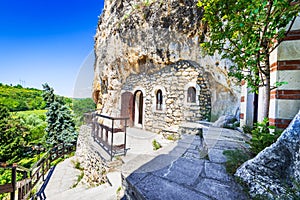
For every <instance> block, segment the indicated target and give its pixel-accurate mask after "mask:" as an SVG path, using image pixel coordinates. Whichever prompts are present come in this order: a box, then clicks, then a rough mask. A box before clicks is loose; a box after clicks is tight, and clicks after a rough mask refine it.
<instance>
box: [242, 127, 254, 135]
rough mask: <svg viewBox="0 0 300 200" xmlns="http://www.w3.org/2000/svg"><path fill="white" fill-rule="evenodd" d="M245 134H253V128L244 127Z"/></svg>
mask: <svg viewBox="0 0 300 200" xmlns="http://www.w3.org/2000/svg"><path fill="white" fill-rule="evenodd" d="M242 128H243V132H244V133H246V134H251V132H252V130H253V128H252V127H251V126H247V125H244V126H243V127H242Z"/></svg>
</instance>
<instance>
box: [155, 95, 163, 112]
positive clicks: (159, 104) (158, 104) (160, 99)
mask: <svg viewBox="0 0 300 200" xmlns="http://www.w3.org/2000/svg"><path fill="white" fill-rule="evenodd" d="M162 104H163V96H162V91H161V90H157V92H156V110H162Z"/></svg>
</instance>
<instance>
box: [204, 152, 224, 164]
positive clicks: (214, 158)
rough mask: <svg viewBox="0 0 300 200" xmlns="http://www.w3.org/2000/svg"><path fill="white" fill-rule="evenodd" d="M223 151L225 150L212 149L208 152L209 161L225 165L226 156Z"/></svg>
mask: <svg viewBox="0 0 300 200" xmlns="http://www.w3.org/2000/svg"><path fill="white" fill-rule="evenodd" d="M223 151H224V150H220V149H210V150H209V151H208V158H209V160H210V161H211V162H214V163H225V162H226V156H225V155H223Z"/></svg>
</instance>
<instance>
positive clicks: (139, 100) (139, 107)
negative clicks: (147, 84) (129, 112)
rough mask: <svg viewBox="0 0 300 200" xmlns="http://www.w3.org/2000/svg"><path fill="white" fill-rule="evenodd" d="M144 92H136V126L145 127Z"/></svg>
mask: <svg viewBox="0 0 300 200" xmlns="http://www.w3.org/2000/svg"><path fill="white" fill-rule="evenodd" d="M143 104H144V97H143V92H142V91H140V90H138V91H136V92H135V93H134V126H136V127H140V128H143Z"/></svg>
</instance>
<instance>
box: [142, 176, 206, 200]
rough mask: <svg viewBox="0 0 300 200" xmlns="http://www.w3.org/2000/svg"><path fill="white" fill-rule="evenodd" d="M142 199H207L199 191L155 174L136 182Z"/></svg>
mask: <svg viewBox="0 0 300 200" xmlns="http://www.w3.org/2000/svg"><path fill="white" fill-rule="evenodd" d="M136 188H138V191H139V192H141V193H142V194H143V197H144V199H149V200H175V199H176V200H177V199H178V200H181V199H182V200H195V199H199V200H209V198H208V197H207V196H205V195H203V194H201V193H199V192H195V191H193V190H190V189H188V188H186V187H183V186H181V185H179V184H176V183H174V182H172V181H169V180H166V179H162V178H161V177H157V176H154V175H152V176H147V177H146V178H144V179H143V180H142V181H141V182H139V183H138V184H136Z"/></svg>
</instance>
